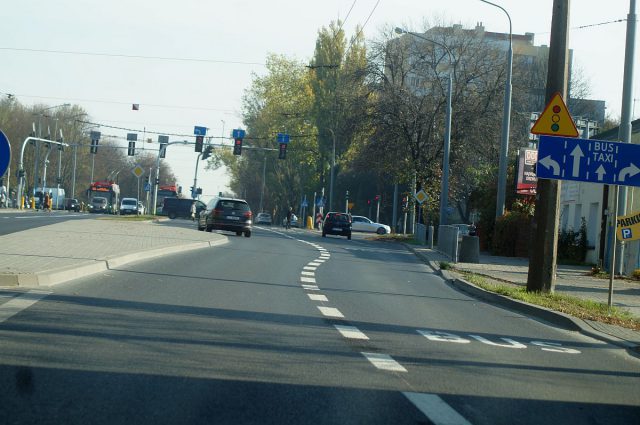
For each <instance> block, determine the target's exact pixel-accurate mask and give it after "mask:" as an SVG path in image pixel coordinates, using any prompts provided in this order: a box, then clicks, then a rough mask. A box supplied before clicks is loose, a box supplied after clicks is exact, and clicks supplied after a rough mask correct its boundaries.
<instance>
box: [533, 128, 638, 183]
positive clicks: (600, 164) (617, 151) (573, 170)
mask: <svg viewBox="0 0 640 425" xmlns="http://www.w3.org/2000/svg"><path fill="white" fill-rule="evenodd" d="M536 174H537V175H538V178H542V179H555V180H574V181H581V182H591V183H601V184H612V185H619V186H640V145H634V144H632V143H621V142H609V141H606V140H593V139H574V138H570V137H552V136H541V137H540V144H539V146H538V163H537V166H536Z"/></svg>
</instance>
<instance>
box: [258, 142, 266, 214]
mask: <svg viewBox="0 0 640 425" xmlns="http://www.w3.org/2000/svg"><path fill="white" fill-rule="evenodd" d="M266 176H267V155H266V154H265V156H264V163H263V164H262V190H261V191H260V210H259V211H260V212H262V201H263V199H264V185H265V179H266Z"/></svg>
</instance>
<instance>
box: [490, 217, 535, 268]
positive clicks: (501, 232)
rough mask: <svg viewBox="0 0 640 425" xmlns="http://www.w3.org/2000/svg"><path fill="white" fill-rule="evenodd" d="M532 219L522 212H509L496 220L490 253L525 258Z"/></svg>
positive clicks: (527, 253) (527, 251)
mask: <svg viewBox="0 0 640 425" xmlns="http://www.w3.org/2000/svg"><path fill="white" fill-rule="evenodd" d="M531 220H532V217H531V216H530V215H529V214H528V213H526V212H522V211H510V212H507V213H505V215H503V216H502V217H500V218H498V220H497V221H496V225H495V231H494V234H493V241H492V242H493V243H492V246H491V253H492V254H493V255H503V256H506V257H527V256H528V255H529V239H530V234H531Z"/></svg>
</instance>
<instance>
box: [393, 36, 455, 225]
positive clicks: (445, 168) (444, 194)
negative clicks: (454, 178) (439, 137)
mask: <svg viewBox="0 0 640 425" xmlns="http://www.w3.org/2000/svg"><path fill="white" fill-rule="evenodd" d="M395 31H396V34H409V35H412V36H414V37H416V38H420V39H422V40H425V41H428V42H430V43H433V44H437V45H438V46H441V47H443V48H444V49H445V51H446V52H447V54H448V55H449V66H450V67H451V66H454V61H453V55H452V54H451V50H449V48H448V47H447V46H445V45H444V44H442V43H439V42H437V41H435V40H431V39H430V38H427V37H424V36H422V35H420V34H416V33H413V32H409V31H407V30H405V29H402V28H396V29H395ZM448 80H449V81H448V84H447V112H446V117H445V121H444V124H445V126H444V155H443V158H442V183H441V186H440V225H443V224H447V204H448V203H449V202H448V201H449V151H450V149H451V92H452V91H453V72H452V70H451V68H449V78H448ZM414 190H415V186H414ZM414 195H415V194H414Z"/></svg>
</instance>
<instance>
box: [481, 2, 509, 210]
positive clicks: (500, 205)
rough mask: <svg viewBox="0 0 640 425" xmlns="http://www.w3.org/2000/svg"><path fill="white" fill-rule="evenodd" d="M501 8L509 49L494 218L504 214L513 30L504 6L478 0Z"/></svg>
mask: <svg viewBox="0 0 640 425" xmlns="http://www.w3.org/2000/svg"><path fill="white" fill-rule="evenodd" d="M480 1H481V2H483V3H487V4H490V5H491V6H494V7H497V8H498V9H500V10H502V11H503V12H504V13H505V15H507V19H509V50H508V51H507V81H506V82H505V87H504V105H503V107H502V138H501V142H500V164H499V168H498V194H497V196H496V218H498V217H501V216H502V215H504V204H505V194H506V190H507V155H508V152H509V125H510V121H511V71H512V68H513V32H512V26H511V16H509V12H507V11H506V10H505V8H504V7H502V6H500V5H497V4H495V3H491V2H490V1H487V0H480Z"/></svg>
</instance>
